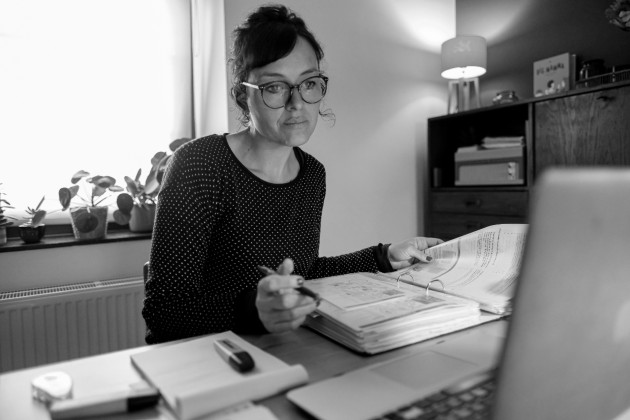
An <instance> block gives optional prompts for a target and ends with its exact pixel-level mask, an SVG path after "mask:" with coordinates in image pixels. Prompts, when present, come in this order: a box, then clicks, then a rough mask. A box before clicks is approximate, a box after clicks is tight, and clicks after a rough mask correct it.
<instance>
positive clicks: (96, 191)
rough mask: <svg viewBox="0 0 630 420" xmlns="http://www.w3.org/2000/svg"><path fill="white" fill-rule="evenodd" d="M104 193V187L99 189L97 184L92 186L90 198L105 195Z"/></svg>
mask: <svg viewBox="0 0 630 420" xmlns="http://www.w3.org/2000/svg"><path fill="white" fill-rule="evenodd" d="M105 191H107V189H106V188H105V187H101V186H100V185H99V184H94V187H92V197H100V196H101V195H103V194H105Z"/></svg>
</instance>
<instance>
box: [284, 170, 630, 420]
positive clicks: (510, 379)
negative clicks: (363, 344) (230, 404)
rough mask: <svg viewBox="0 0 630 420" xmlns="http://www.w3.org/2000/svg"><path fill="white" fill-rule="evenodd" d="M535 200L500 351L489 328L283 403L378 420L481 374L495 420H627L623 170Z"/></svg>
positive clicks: (553, 186)
mask: <svg viewBox="0 0 630 420" xmlns="http://www.w3.org/2000/svg"><path fill="white" fill-rule="evenodd" d="M533 192H534V194H533V198H532V206H531V209H530V210H531V211H530V227H529V233H528V239H527V243H526V247H525V254H524V261H523V265H522V269H521V272H520V276H519V280H518V285H517V289H516V295H515V301H514V311H513V314H512V316H511V318H510V321H509V327H508V328H507V334H506V337H505V339H504V340H505V341H503V339H502V338H501V333H500V331H493V330H492V329H489V327H492V328H496V326H497V325H500V324H501V323H506V322H505V321H498V322H495V323H493V324H494V325H490V324H488V325H485V326H482V327H481V328H475V329H474V330H471V331H470V332H468V334H464V335H457V336H455V338H453V339H452V340H446V341H445V342H443V343H441V344H436V345H434V346H431V347H427V348H425V349H424V350H421V351H419V352H418V353H415V354H411V355H404V356H400V357H397V358H394V359H393V360H390V361H387V362H383V363H379V364H375V365H372V366H369V367H366V368H362V369H359V370H355V371H352V372H349V373H347V374H344V375H341V376H338V377H335V378H331V379H327V380H324V381H321V382H317V383H314V384H311V385H307V386H305V387H302V388H298V389H294V390H292V391H291V392H289V393H288V394H287V395H288V398H289V399H290V400H291V401H292V402H293V403H295V404H297V405H298V406H299V407H301V408H302V409H304V410H305V411H307V412H308V413H310V414H312V415H313V416H315V417H316V418H319V419H324V420H333V419H346V420H351V419H368V418H379V416H382V415H384V414H385V413H387V412H390V411H391V410H393V409H395V408H397V407H398V408H399V407H404V406H405V405H408V404H410V403H412V402H414V401H417V400H418V399H420V398H421V397H423V396H426V395H429V394H432V393H434V392H436V391H437V390H439V389H441V388H443V387H446V386H449V384H450V385H453V384H456V383H457V382H458V381H461V380H463V379H465V378H470V377H473V376H476V375H477V374H479V373H482V372H484V371H486V370H488V372H490V373H492V374H493V375H494V377H495V386H496V391H495V396H494V397H493V399H492V407H491V409H490V412H491V413H492V414H491V415H490V416H489V417H488V418H491V419H493V420H502V419H510V420H521V419H571V420H576V419H577V420H580V419H584V420H594V419H597V420H606V419H621V418H623V419H626V418H630V410H629V409H628V407H630V169H621V168H618V169H617V168H615V169H613V168H588V169H587V168H580V169H577V168H572V169H568V168H566V169H551V170H548V171H547V172H545V173H544V174H543V175H542V176H541V177H540V178H539V181H538V182H537V184H536V186H535V187H534V191H533ZM484 346H485V347H486V348H485V349H484V348H483V347H484ZM499 349H500V350H499ZM495 365H496V366H495Z"/></svg>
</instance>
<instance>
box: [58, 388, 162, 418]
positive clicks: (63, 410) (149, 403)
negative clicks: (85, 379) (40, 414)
mask: <svg viewBox="0 0 630 420" xmlns="http://www.w3.org/2000/svg"><path fill="white" fill-rule="evenodd" d="M159 400H160V393H159V391H158V390H157V389H156V388H153V387H149V388H145V389H140V390H129V391H120V392H113V393H110V394H105V395H95V396H91V397H82V398H71V399H68V400H60V401H53V403H52V404H51V406H50V418H51V419H53V420H57V419H75V418H83V417H95V416H96V417H98V416H105V415H108V414H117V413H127V412H131V411H136V410H141V409H144V408H149V407H153V406H155V405H156V404H157V403H158V401H159Z"/></svg>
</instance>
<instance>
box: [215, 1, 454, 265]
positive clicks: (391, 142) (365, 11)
mask: <svg viewBox="0 0 630 420" xmlns="http://www.w3.org/2000/svg"><path fill="white" fill-rule="evenodd" d="M282 3H283V4H285V5H286V6H287V7H289V8H291V9H293V10H294V11H295V12H296V13H297V14H299V15H300V16H302V17H303V18H304V20H305V21H306V23H307V25H308V26H309V27H310V29H311V30H312V31H313V32H314V33H315V35H316V36H317V37H318V39H319V41H320V42H321V43H322V45H323V48H324V54H325V62H324V65H323V68H324V70H325V71H326V73H327V74H328V75H329V76H330V83H329V93H328V95H327V97H326V102H325V105H327V106H328V107H330V108H331V109H332V111H333V112H334V113H335V115H336V117H337V118H336V123H335V125H334V126H331V124H330V123H327V122H326V121H320V123H319V125H318V128H317V130H316V131H315V134H314V135H313V137H312V138H311V140H310V141H309V143H308V144H307V145H306V147H305V150H306V151H308V152H309V153H311V154H313V155H314V156H315V157H316V158H318V159H319V160H320V161H321V162H322V163H323V164H324V165H325V166H326V170H327V189H328V193H327V198H326V204H325V208H324V216H323V226H322V244H321V249H320V252H321V254H322V255H337V254H341V253H345V252H350V251H354V250H357V249H359V248H363V247H366V246H370V245H375V244H377V243H378V242H393V241H399V240H403V239H406V238H408V237H412V236H415V235H419V234H422V233H423V195H424V188H425V186H424V184H425V179H426V177H425V175H424V174H425V161H426V135H427V125H426V120H427V118H429V117H432V116H436V115H442V114H444V113H445V112H446V82H445V81H444V79H442V78H441V77H440V45H441V43H442V42H443V41H445V40H446V39H448V38H451V37H452V36H454V34H455V4H454V0H449V1H444V0H317V1H314V0H286V1H283V2H282ZM224 4H225V14H226V25H225V26H226V31H227V36H226V38H227V40H228V48H227V51H229V42H230V40H231V31H232V30H233V29H234V27H235V26H237V25H238V24H239V23H240V22H241V21H242V20H243V19H244V17H245V16H246V15H247V14H248V13H249V12H251V11H252V10H254V9H255V8H256V7H258V6H259V5H260V4H262V2H260V1H257V0H225V3H224ZM230 105H231V107H230V108H231V111H232V112H231V114H230V130H231V131H235V130H237V129H238V128H239V127H238V122H236V119H235V113H234V112H233V108H234V106H233V105H232V103H230Z"/></svg>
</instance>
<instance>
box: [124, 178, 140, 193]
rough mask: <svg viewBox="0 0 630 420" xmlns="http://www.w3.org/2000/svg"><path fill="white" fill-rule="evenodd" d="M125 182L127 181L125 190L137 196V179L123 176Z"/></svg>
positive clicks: (138, 189) (138, 191) (138, 190)
mask: <svg viewBox="0 0 630 420" xmlns="http://www.w3.org/2000/svg"><path fill="white" fill-rule="evenodd" d="M125 183H127V191H129V193H130V194H131V195H132V196H133V197H137V196H138V195H139V194H140V188H139V184H140V183H139V182H138V181H137V180H133V179H131V178H129V177H128V176H126V177H125Z"/></svg>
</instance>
